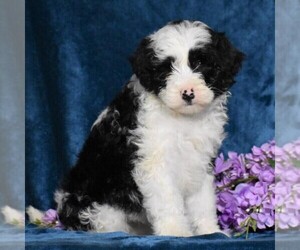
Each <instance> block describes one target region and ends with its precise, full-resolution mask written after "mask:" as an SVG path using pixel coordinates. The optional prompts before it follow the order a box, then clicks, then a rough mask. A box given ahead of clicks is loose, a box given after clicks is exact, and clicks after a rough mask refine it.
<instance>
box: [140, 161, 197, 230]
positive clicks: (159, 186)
mask: <svg viewBox="0 0 300 250" xmlns="http://www.w3.org/2000/svg"><path fill="white" fill-rule="evenodd" d="M134 178H135V180H136V183H137V184H138V186H139V189H140V191H141V192H142V194H143V206H144V208H145V209H146V213H147V217H148V220H149V221H150V223H151V224H152V227H153V230H154V233H155V234H156V235H172V236H191V235H192V232H191V229H190V227H189V224H188V219H187V217H186V215H185V209H184V201H183V197H182V195H181V194H180V192H178V190H177V188H176V183H175V182H174V180H172V178H170V176H169V173H167V171H166V169H164V167H163V166H151V167H149V166H147V168H142V167H141V168H139V169H138V171H135V173H134Z"/></svg>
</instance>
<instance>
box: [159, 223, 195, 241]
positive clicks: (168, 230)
mask: <svg viewBox="0 0 300 250" xmlns="http://www.w3.org/2000/svg"><path fill="white" fill-rule="evenodd" d="M154 231H155V234H156V235H168V236H181V237H189V236H192V235H193V233H192V231H191V230H190V228H189V227H188V225H187V224H185V223H180V222H178V221H176V220H163V221H160V222H159V223H158V225H157V226H156V227H155V229H154Z"/></svg>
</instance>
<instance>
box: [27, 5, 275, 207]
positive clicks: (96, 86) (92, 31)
mask: <svg viewBox="0 0 300 250" xmlns="http://www.w3.org/2000/svg"><path fill="white" fill-rule="evenodd" d="M176 19H194V20H201V21H203V22H205V23H206V24H208V25H209V26H211V27H212V28H213V29H215V30H218V31H223V32H225V33H226V34H227V36H228V37H229V38H230V40H231V41H232V43H233V44H234V45H235V46H236V47H238V48H239V49H240V50H242V51H243V52H244V53H245V54H246V55H247V58H246V61H245V63H244V65H243V68H242V70H241V72H240V73H239V75H238V77H237V83H236V85H234V87H232V89H231V92H232V97H231V98H230V102H229V117H230V123H229V125H228V126H227V131H228V136H227V139H226V140H225V142H224V144H223V147H222V151H223V152H227V151H229V150H234V151H238V152H248V151H249V150H250V148H251V146H252V145H260V144H261V143H263V142H265V141H267V140H270V139H272V138H273V137H274V3H273V1H270V0H243V1H240V0H235V1H232V0H231V1H229V0H215V1H212V0H160V1H159V0H157V1H155V0H148V1H146V0H101V1H92V0H89V1H87V0H69V1H62V0H49V1H45V0H43V1H42V0H28V1H26V204H27V205H29V204H30V205H33V206H35V207H38V208H40V209H47V208H49V207H52V206H53V205H54V204H53V201H52V196H53V192H54V190H55V187H56V186H57V184H58V181H59V180H60V179H61V177H62V176H63V174H64V173H65V172H66V171H67V169H69V168H70V167H71V165H72V164H73V163H74V161H75V160H76V155H77V154H78V152H79V150H80V148H81V146H82V144H83V142H84V140H85V138H86V136H87V134H88V133H89V130H90V127H91V125H92V123H93V121H94V120H95V119H96V117H97V115H98V114H99V112H100V111H101V110H102V109H103V108H104V107H105V106H106V105H107V104H108V103H109V102H110V101H111V100H112V98H113V97H114V96H115V95H116V93H117V92H118V91H119V90H120V89H121V86H122V85H123V84H125V83H126V81H127V80H128V79H129V77H130V76H131V74H132V72H131V68H130V64H129V63H128V57H129V55H131V53H133V51H134V49H135V48H136V46H137V44H138V43H139V41H140V40H141V39H142V38H143V37H144V36H145V35H147V34H149V33H151V32H153V31H154V30H156V29H158V28H160V27H161V26H163V25H164V24H166V23H167V22H168V21H171V20H176Z"/></svg>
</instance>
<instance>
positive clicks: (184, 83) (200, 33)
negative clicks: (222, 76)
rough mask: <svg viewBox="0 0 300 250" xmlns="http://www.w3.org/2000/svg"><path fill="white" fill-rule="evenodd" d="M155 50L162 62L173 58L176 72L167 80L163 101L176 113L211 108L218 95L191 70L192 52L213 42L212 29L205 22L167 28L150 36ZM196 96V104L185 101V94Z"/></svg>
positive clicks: (194, 101)
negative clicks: (190, 53)
mask: <svg viewBox="0 0 300 250" xmlns="http://www.w3.org/2000/svg"><path fill="white" fill-rule="evenodd" d="M150 38H151V40H152V47H153V49H154V51H155V52H156V57H157V58H158V59H159V60H164V59H165V58H167V57H172V58H174V59H175V61H174V62H173V63H172V71H171V73H170V75H169V76H168V77H167V79H166V87H165V88H163V89H162V90H161V91H160V93H159V97H160V98H161V100H162V101H163V103H165V104H166V105H167V106H168V107H169V108H171V109H172V110H174V111H176V112H179V113H184V114H193V113H197V112H200V111H202V110H203V109H204V108H205V107H206V106H207V105H209V104H210V103H211V102H212V100H213V98H214V93H213V91H212V90H211V89H209V87H208V86H207V85H206V83H205V81H204V80H203V76H202V75H201V74H200V73H198V72H193V71H192V69H191V68H190V66H189V59H188V56H189V51H190V49H192V48H193V49H195V48H201V47H204V46H205V44H207V43H209V42H210V41H211V36H210V33H209V31H208V27H207V26H206V25H205V24H203V23H201V22H194V23H191V22H185V21H184V22H182V23H180V24H178V25H167V26H165V27H164V28H162V29H160V30H159V31H157V32H156V33H154V34H152V35H151V36H150ZM191 92H192V93H193V99H192V100H190V101H189V100H188V101H187V100H185V99H184V98H183V93H188V94H189V93H191Z"/></svg>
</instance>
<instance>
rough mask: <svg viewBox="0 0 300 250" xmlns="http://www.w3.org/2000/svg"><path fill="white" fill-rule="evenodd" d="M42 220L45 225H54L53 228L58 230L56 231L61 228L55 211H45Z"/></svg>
mask: <svg viewBox="0 0 300 250" xmlns="http://www.w3.org/2000/svg"><path fill="white" fill-rule="evenodd" d="M42 220H43V222H44V223H45V224H52V225H55V228H58V229H61V228H63V225H62V224H61V222H60V221H59V219H58V214H57V211H56V210H54V209H49V210H47V211H46V212H45V214H44V216H43V218H42Z"/></svg>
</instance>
